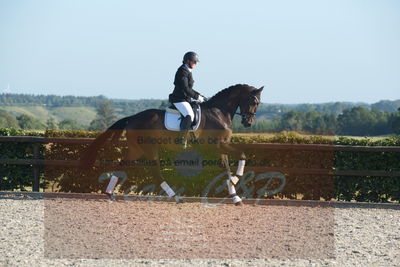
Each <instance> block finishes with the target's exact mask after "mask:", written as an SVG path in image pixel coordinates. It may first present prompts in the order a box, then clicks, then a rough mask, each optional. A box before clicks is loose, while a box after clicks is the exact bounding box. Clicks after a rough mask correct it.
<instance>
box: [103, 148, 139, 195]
mask: <svg viewBox="0 0 400 267" xmlns="http://www.w3.org/2000/svg"><path fill="white" fill-rule="evenodd" d="M128 145H129V146H128V151H127V155H126V160H123V163H124V164H123V165H122V167H121V168H119V170H118V171H110V172H106V173H103V174H102V175H103V176H104V175H105V176H108V177H109V178H110V181H109V182H108V185H107V188H106V190H105V192H104V193H105V194H106V195H107V196H108V197H109V198H110V200H114V191H115V187H116V186H117V184H118V182H120V186H122V184H123V183H124V182H125V181H126V179H127V175H126V172H125V170H126V169H127V168H128V166H130V163H133V161H135V160H138V159H139V158H140V157H141V156H142V155H143V150H142V149H141V148H140V147H139V146H138V145H137V144H136V143H129V142H128ZM120 179H122V181H119V180H120Z"/></svg>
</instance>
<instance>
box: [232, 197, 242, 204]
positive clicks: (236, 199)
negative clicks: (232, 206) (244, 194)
mask: <svg viewBox="0 0 400 267" xmlns="http://www.w3.org/2000/svg"><path fill="white" fill-rule="evenodd" d="M232 200H233V203H238V202H240V201H242V199H241V198H240V197H239V196H234V197H233V198H232Z"/></svg>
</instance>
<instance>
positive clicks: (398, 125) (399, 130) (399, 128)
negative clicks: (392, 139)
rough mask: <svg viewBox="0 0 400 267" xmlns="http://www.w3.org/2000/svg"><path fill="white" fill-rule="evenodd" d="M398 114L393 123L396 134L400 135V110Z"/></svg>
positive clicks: (399, 109)
mask: <svg viewBox="0 0 400 267" xmlns="http://www.w3.org/2000/svg"><path fill="white" fill-rule="evenodd" d="M397 111H398V112H397V114H396V116H395V118H394V119H393V122H392V129H393V131H394V132H395V133H396V134H400V108H398V109H397Z"/></svg>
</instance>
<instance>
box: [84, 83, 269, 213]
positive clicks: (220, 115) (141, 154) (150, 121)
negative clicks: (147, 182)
mask: <svg viewBox="0 0 400 267" xmlns="http://www.w3.org/2000/svg"><path fill="white" fill-rule="evenodd" d="M263 89H264V86H263V87H261V88H258V89H257V88H255V87H253V86H250V85H247V84H236V85H233V86H230V87H228V88H226V89H223V90H221V91H220V92H218V93H217V94H215V95H214V96H213V97H211V98H210V99H209V100H207V101H205V102H203V103H200V108H201V121H200V123H199V124H198V128H197V129H196V130H195V131H193V132H192V134H193V135H194V137H195V138H196V139H202V140H218V141H217V142H216V143H214V144H213V145H214V146H215V147H216V148H217V150H218V153H219V154H221V158H222V162H223V165H224V166H225V168H226V169H227V174H228V179H227V181H226V184H227V187H228V191H229V197H230V198H232V200H233V203H234V204H236V205H241V204H242V200H241V198H240V197H239V196H238V195H237V194H236V190H235V184H237V182H238V180H239V179H240V177H241V176H242V175H243V171H244V166H245V160H246V155H245V153H244V152H243V151H239V150H238V149H236V148H234V147H233V146H232V145H231V144H230V140H231V136H232V130H233V129H232V128H233V127H232V120H233V117H234V116H235V114H238V115H240V116H241V123H242V125H243V126H244V127H246V128H247V127H250V126H251V125H252V124H253V122H254V120H255V115H256V111H257V107H258V106H259V104H260V103H261V101H260V97H261V92H262V91H263ZM238 108H239V109H240V112H239V113H237V109H238ZM165 112H166V111H165V110H161V109H148V110H145V111H142V112H139V113H137V114H135V115H132V116H129V117H125V118H122V119H120V120H118V121H117V122H115V123H114V124H113V125H111V126H110V127H109V128H108V129H107V130H105V131H104V132H103V133H102V134H100V135H99V136H98V137H97V138H96V139H95V140H94V141H93V142H92V143H91V144H90V145H89V146H88V148H87V150H86V153H85V155H84V156H83V157H82V159H81V166H82V167H84V168H88V167H90V166H93V165H94V163H95V161H96V157H97V154H98V151H99V149H101V148H102V147H104V146H105V145H107V144H110V143H114V142H116V141H117V140H119V138H120V137H121V135H122V134H123V132H124V131H125V132H126V134H125V135H126V139H127V144H128V153H127V156H126V158H127V160H128V161H135V160H138V159H141V158H144V159H146V160H152V161H154V162H156V164H155V165H154V166H152V167H151V173H152V175H153V176H154V178H155V179H156V181H157V184H159V185H160V186H161V187H162V189H163V190H164V191H165V192H166V193H167V194H168V195H169V196H170V197H173V196H174V197H175V199H176V200H177V202H179V201H180V200H181V199H180V198H179V197H178V196H176V195H175V193H174V192H173V190H172V189H171V188H170V187H169V186H168V184H166V182H165V181H164V179H163V177H162V174H161V166H160V162H159V151H160V149H161V148H166V149H173V150H176V149H177V147H179V146H178V145H177V144H175V143H174V142H164V143H163V142H159V143H145V142H139V141H138V140H140V137H146V138H154V139H157V138H160V137H163V138H167V137H168V138H170V140H177V138H178V136H179V131H170V130H167V128H166V126H165V123H164V122H165V121H164V117H165ZM228 154H232V155H233V157H234V158H238V159H239V162H238V167H237V171H236V175H232V173H231V172H230V167H229V161H228ZM117 179H118V177H114V180H112V179H110V183H109V185H108V187H107V190H106V192H105V193H106V194H107V195H108V196H109V197H111V196H112V192H113V190H114V187H115V184H116V183H117ZM162 181H164V182H162Z"/></svg>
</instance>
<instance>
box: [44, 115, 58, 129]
mask: <svg viewBox="0 0 400 267" xmlns="http://www.w3.org/2000/svg"><path fill="white" fill-rule="evenodd" d="M46 129H50V130H56V129H57V123H56V121H55V119H54V118H53V117H51V118H49V119H48V120H47V122H46Z"/></svg>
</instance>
